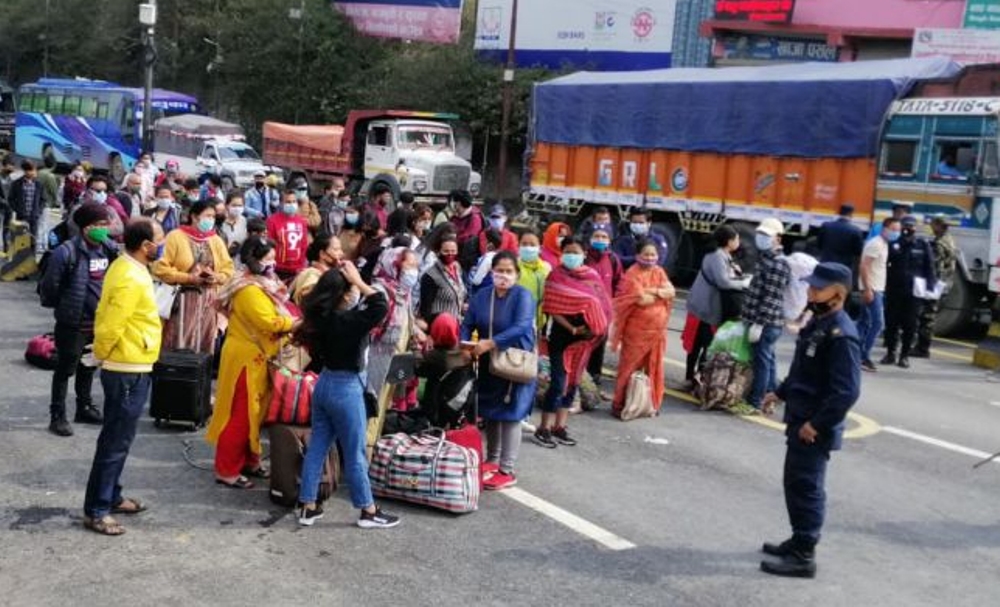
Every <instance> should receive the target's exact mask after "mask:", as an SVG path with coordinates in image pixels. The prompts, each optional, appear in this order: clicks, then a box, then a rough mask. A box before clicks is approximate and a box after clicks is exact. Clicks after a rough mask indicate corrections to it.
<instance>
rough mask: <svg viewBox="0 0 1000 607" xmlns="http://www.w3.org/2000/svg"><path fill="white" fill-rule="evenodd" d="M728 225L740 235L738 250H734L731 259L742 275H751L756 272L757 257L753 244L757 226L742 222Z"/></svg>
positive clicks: (755, 246) (757, 253)
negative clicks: (737, 265)
mask: <svg viewBox="0 0 1000 607" xmlns="http://www.w3.org/2000/svg"><path fill="white" fill-rule="evenodd" d="M729 225H730V227H732V228H733V229H734V230H736V233H737V234H739V235H740V248H739V249H737V250H736V253H735V254H734V255H733V259H734V260H735V261H736V263H737V264H739V266H740V269H742V270H743V273H744V274H753V273H754V272H755V271H756V270H757V259H758V257H759V252H758V251H757V245H756V244H755V243H754V236H755V235H756V233H757V226H756V225H755V224H752V223H746V222H743V221H738V222H736V223H731V224H729Z"/></svg>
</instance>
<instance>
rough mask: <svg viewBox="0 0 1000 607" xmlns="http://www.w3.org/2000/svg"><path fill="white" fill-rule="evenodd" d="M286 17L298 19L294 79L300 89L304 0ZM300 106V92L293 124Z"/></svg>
mask: <svg viewBox="0 0 1000 607" xmlns="http://www.w3.org/2000/svg"><path fill="white" fill-rule="evenodd" d="M288 17H289V18H291V19H298V21H299V51H298V58H297V59H296V61H295V81H296V82H297V83H299V86H298V90H299V91H301V90H302V89H303V87H302V84H301V83H302V38H303V35H304V33H305V29H304V28H305V24H306V0H301V1H300V2H299V8H297V9H295V8H290V9H288ZM301 107H302V96H301V92H300V93H299V94H298V95H296V99H295V124H298V123H299V109H300V108H301Z"/></svg>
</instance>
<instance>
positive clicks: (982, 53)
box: [910, 28, 1000, 64]
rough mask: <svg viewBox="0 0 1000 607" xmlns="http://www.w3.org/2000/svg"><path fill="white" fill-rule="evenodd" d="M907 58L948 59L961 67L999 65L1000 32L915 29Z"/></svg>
mask: <svg viewBox="0 0 1000 607" xmlns="http://www.w3.org/2000/svg"><path fill="white" fill-rule="evenodd" d="M910 55H911V56H912V57H914V58H920V57H935V56H942V57H948V58H950V59H951V60H953V61H955V62H958V63H964V64H972V63H998V62H1000V30H984V29H928V28H921V29H918V30H917V31H916V32H915V33H914V35H913V49H912V50H911V52H910Z"/></svg>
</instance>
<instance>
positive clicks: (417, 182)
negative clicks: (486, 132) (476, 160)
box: [362, 119, 482, 197]
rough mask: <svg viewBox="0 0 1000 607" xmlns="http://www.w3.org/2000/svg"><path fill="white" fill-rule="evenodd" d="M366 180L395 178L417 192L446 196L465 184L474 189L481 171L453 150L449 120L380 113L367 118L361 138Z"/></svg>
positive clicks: (402, 187)
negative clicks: (381, 116)
mask: <svg viewBox="0 0 1000 607" xmlns="http://www.w3.org/2000/svg"><path fill="white" fill-rule="evenodd" d="M363 158H364V163H363V167H362V168H363V172H364V177H365V180H366V181H368V182H370V183H375V182H376V181H385V182H388V184H389V185H390V187H392V186H393V185H394V184H393V181H395V183H396V184H398V188H393V189H398V191H399V192H412V193H413V194H414V195H416V196H417V197H422V196H433V197H440V196H446V195H447V194H448V192H450V191H451V190H456V189H457V190H461V189H468V190H469V191H470V192H472V194H473V195H474V196H475V195H478V193H479V190H480V189H481V186H482V177H481V176H480V175H479V174H478V173H476V172H474V171H473V170H472V165H471V164H470V163H469V161H467V160H465V159H463V158H461V157H459V156H458V155H457V154H456V148H455V134H454V132H453V130H452V128H451V126H450V125H448V124H447V123H444V122H436V121H429V120H408V119H382V120H373V121H371V122H369V123H368V126H367V132H366V136H365V140H364V152H363Z"/></svg>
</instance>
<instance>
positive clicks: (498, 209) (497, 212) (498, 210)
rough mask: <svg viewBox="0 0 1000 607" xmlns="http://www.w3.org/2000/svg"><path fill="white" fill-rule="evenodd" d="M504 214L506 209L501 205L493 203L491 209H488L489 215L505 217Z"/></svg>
mask: <svg viewBox="0 0 1000 607" xmlns="http://www.w3.org/2000/svg"><path fill="white" fill-rule="evenodd" d="M506 216H507V211H506V209H504V208H503V206H502V205H499V204H498V205H495V206H494V207H493V208H492V209H490V217H506Z"/></svg>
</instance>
